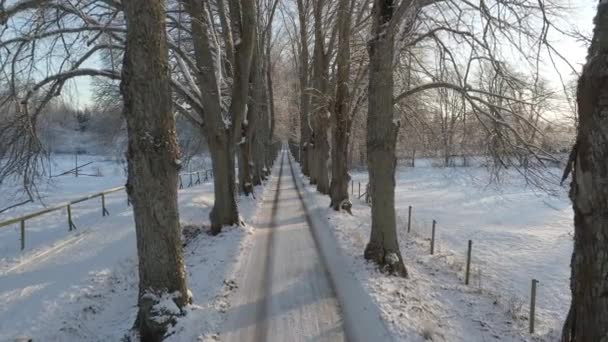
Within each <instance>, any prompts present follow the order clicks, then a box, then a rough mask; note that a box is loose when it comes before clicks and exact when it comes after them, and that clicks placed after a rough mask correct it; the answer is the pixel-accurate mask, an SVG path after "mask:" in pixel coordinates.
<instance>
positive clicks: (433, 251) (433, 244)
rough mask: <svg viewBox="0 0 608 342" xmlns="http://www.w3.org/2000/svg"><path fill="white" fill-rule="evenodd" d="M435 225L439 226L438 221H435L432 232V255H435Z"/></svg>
mask: <svg viewBox="0 0 608 342" xmlns="http://www.w3.org/2000/svg"><path fill="white" fill-rule="evenodd" d="M435 225H437V221H435V220H433V229H432V230H431V255H433V254H435Z"/></svg>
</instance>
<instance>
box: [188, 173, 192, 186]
mask: <svg viewBox="0 0 608 342" xmlns="http://www.w3.org/2000/svg"><path fill="white" fill-rule="evenodd" d="M191 186H192V173H190V183H188V187H191Z"/></svg>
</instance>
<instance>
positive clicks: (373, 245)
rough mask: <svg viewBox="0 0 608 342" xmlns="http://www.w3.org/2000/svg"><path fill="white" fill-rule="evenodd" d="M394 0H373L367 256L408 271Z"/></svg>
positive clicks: (393, 268)
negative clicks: (398, 202)
mask: <svg viewBox="0 0 608 342" xmlns="http://www.w3.org/2000/svg"><path fill="white" fill-rule="evenodd" d="M393 6H394V4H393V1H392V0H388V1H387V0H374V6H373V9H372V13H373V14H372V21H373V22H372V38H371V40H370V41H369V43H368V44H369V45H368V49H369V50H368V52H369V58H370V67H369V100H368V102H369V103H368V116H367V160H368V169H369V179H370V184H371V189H370V190H371V196H372V231H371V236H370V241H369V243H368V244H367V246H366V248H365V254H364V255H365V258H366V259H368V260H373V261H374V262H376V263H377V264H378V265H380V266H381V267H382V268H383V269H386V271H388V272H390V273H394V274H398V275H403V276H406V275H407V271H406V269H405V265H404V264H403V258H402V256H401V252H400V251H399V242H398V240H397V230H396V219H395V166H396V162H397V161H396V158H395V147H396V143H397V132H398V129H399V127H398V125H397V124H396V123H395V122H394V120H393V86H394V84H393V53H394V35H393V33H392V32H388V33H387V27H388V26H389V24H390V21H391V19H392V18H393Z"/></svg>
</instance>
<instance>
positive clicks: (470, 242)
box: [464, 240, 473, 285]
mask: <svg viewBox="0 0 608 342" xmlns="http://www.w3.org/2000/svg"><path fill="white" fill-rule="evenodd" d="M471 249H473V240H469V248H468V250H467V270H466V274H465V276H464V284H465V285H469V275H470V272H471Z"/></svg>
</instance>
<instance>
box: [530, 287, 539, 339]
mask: <svg viewBox="0 0 608 342" xmlns="http://www.w3.org/2000/svg"><path fill="white" fill-rule="evenodd" d="M536 284H538V280H536V279H532V289H531V290H530V334H534V318H535V317H534V316H535V313H536Z"/></svg>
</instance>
